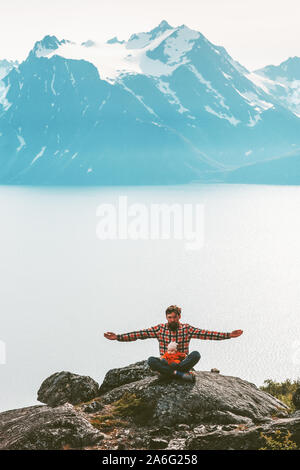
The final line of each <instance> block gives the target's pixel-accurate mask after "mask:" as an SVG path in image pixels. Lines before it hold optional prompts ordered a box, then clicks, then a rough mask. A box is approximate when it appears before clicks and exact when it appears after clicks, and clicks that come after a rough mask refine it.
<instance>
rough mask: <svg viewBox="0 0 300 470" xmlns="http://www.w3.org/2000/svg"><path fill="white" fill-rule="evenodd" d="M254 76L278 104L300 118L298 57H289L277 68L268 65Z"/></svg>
mask: <svg viewBox="0 0 300 470" xmlns="http://www.w3.org/2000/svg"><path fill="white" fill-rule="evenodd" d="M256 74H259V75H260V76H261V77H262V80H263V83H264V86H265V88H266V89H267V90H268V93H269V94H271V95H272V96H273V97H274V98H276V99H277V101H278V103H280V104H281V105H282V106H284V107H286V108H287V109H289V110H290V111H292V112H293V113H294V114H295V115H296V116H298V117H300V57H290V58H289V59H288V60H286V61H284V62H282V63H281V64H280V65H278V66H275V65H268V66H267V67H264V68H262V69H259V70H257V71H256Z"/></svg>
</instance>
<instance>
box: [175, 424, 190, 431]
mask: <svg viewBox="0 0 300 470" xmlns="http://www.w3.org/2000/svg"><path fill="white" fill-rule="evenodd" d="M177 429H178V431H189V430H190V426H189V425H188V424H184V423H183V424H178V425H177Z"/></svg>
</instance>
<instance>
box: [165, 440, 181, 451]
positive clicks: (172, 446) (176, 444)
mask: <svg viewBox="0 0 300 470" xmlns="http://www.w3.org/2000/svg"><path fill="white" fill-rule="evenodd" d="M185 443H186V439H172V440H171V441H170V442H169V445H168V447H167V449H166V450H185Z"/></svg>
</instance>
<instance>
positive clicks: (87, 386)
mask: <svg viewBox="0 0 300 470" xmlns="http://www.w3.org/2000/svg"><path fill="white" fill-rule="evenodd" d="M97 395H99V384H98V383H97V382H96V381H95V380H93V379H92V378H91V377H87V376H83V375H78V374H72V373H71V372H65V371H62V372H56V373H55V374H52V375H50V377H48V378H47V379H45V380H44V382H43V383H42V385H41V386H40V388H39V390H38V394H37V399H38V400H39V401H40V402H42V403H46V404H47V405H49V406H58V405H63V404H64V403H71V404H73V405H77V404H78V403H81V402H84V401H88V400H91V399H92V398H94V397H96V396H97Z"/></svg>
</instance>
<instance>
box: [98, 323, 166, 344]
mask: <svg viewBox="0 0 300 470" xmlns="http://www.w3.org/2000/svg"><path fill="white" fill-rule="evenodd" d="M159 329H160V325H156V326H152V327H151V328H146V329H145V330H138V331H131V332H130V333H124V334H122V335H117V334H116V333H112V332H111V331H108V332H107V333H104V337H105V338H107V339H110V340H117V341H136V340H137V339H147V338H157V334H158V332H159Z"/></svg>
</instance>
